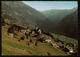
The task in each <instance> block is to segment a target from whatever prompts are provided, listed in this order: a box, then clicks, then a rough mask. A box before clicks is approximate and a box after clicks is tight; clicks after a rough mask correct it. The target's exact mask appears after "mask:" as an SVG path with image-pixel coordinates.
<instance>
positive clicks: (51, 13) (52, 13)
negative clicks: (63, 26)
mask: <svg viewBox="0 0 80 57" xmlns="http://www.w3.org/2000/svg"><path fill="white" fill-rule="evenodd" d="M76 9H77V8H73V9H51V10H46V11H42V13H43V14H44V15H45V16H46V17H47V18H48V19H49V20H51V21H52V22H53V23H54V24H55V25H56V24H58V23H59V22H60V20H62V19H63V18H64V17H65V16H66V15H69V14H71V13H72V12H74V11H75V10H76Z"/></svg>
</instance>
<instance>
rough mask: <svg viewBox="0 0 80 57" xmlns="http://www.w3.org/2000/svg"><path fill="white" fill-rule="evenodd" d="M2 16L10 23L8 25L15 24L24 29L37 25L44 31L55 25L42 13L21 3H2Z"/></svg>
mask: <svg viewBox="0 0 80 57" xmlns="http://www.w3.org/2000/svg"><path fill="white" fill-rule="evenodd" d="M2 16H3V17H4V18H5V21H6V22H8V21H9V22H8V23H15V24H17V25H21V26H24V27H27V26H29V27H35V26H36V25H37V26H38V27H39V28H41V29H43V30H45V29H46V28H47V27H48V26H49V25H52V24H53V23H51V21H50V20H49V19H48V18H46V17H45V16H44V15H43V14H42V13H40V12H39V11H37V10H35V9H34V8H32V7H30V6H28V5H27V4H25V3H23V2H21V1H2ZM46 25H47V26H46Z"/></svg>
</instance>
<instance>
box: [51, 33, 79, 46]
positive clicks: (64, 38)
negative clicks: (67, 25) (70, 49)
mask: <svg viewBox="0 0 80 57" xmlns="http://www.w3.org/2000/svg"><path fill="white" fill-rule="evenodd" d="M52 35H53V36H54V38H55V39H57V38H58V39H59V40H62V41H64V42H66V43H72V44H74V45H78V40H75V39H72V38H70V37H66V36H62V35H58V34H53V33H52Z"/></svg>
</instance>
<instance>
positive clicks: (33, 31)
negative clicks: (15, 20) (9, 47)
mask: <svg viewBox="0 0 80 57" xmlns="http://www.w3.org/2000/svg"><path fill="white" fill-rule="evenodd" d="M12 28H14V29H15V30H16V31H19V32H21V33H22V34H25V33H27V34H29V32H31V34H32V35H35V34H36V31H35V30H37V29H38V27H36V28H35V30H30V29H25V28H23V27H20V26H18V25H13V26H12ZM38 32H39V34H38V37H40V35H41V34H42V31H41V30H40V29H38ZM8 35H9V36H11V37H14V34H13V33H9V32H8ZM38 39H39V40H41V38H38ZM41 41H42V42H43V41H44V42H47V43H50V44H51V46H53V47H56V48H59V46H58V45H57V44H56V43H53V42H52V41H51V39H49V38H48V39H47V38H45V39H42V40H41ZM28 45H29V46H33V45H34V44H33V43H28ZM68 50H69V51H68V52H69V53H74V50H73V49H72V48H71V49H68Z"/></svg>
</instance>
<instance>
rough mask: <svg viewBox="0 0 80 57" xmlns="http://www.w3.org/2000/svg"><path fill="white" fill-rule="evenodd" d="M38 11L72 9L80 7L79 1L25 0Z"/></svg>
mask: <svg viewBox="0 0 80 57" xmlns="http://www.w3.org/2000/svg"><path fill="white" fill-rule="evenodd" d="M23 2H24V3H25V4H27V5H29V6H31V7H32V8H35V9H36V10H38V11H44V10H50V9H72V8H74V7H78V2H77V1H23Z"/></svg>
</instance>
